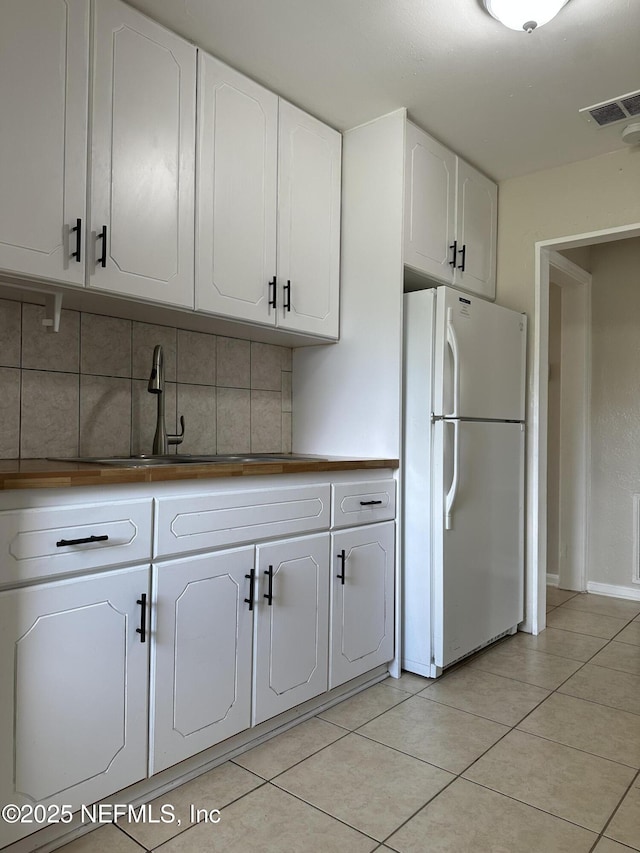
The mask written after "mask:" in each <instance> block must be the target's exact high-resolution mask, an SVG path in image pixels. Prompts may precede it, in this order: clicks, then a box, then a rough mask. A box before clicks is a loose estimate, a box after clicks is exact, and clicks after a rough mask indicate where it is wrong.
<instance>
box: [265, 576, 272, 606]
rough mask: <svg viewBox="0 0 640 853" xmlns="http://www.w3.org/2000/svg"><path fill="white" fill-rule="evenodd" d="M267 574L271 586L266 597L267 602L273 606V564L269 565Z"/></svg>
mask: <svg viewBox="0 0 640 853" xmlns="http://www.w3.org/2000/svg"><path fill="white" fill-rule="evenodd" d="M265 575H267V577H268V578H269V586H268V587H267V592H265V594H264V598H266V599H267V604H268V605H269V607H271V605H272V604H273V566H269V568H268V569H267V571H266V572H265Z"/></svg>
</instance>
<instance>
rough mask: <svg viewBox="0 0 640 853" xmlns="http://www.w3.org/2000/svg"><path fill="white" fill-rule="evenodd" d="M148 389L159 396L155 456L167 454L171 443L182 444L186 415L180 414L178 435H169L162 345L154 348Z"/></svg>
mask: <svg viewBox="0 0 640 853" xmlns="http://www.w3.org/2000/svg"><path fill="white" fill-rule="evenodd" d="M147 390H148V392H149V393H150V394H155V395H156V396H157V398H158V414H157V418H156V434H155V435H154V436H153V450H152V453H153V455H154V456H166V455H167V452H168V447H169V445H170V444H182V439H183V438H184V416H183V415H180V432H179V434H178V435H167V427H166V424H165V418H164V353H163V352H162V347H161V346H160V344H157V345H156V347H155V348H154V350H153V361H152V364H151V376H150V377H149V385H148V386H147Z"/></svg>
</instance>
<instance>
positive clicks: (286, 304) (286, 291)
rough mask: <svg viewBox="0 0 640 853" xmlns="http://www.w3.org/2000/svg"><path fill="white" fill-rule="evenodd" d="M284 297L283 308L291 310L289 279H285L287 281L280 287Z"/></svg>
mask: <svg viewBox="0 0 640 853" xmlns="http://www.w3.org/2000/svg"><path fill="white" fill-rule="evenodd" d="M282 295H283V298H284V310H285V311H291V280H290V279H287V283H286V284H285V285H284V287H283V288H282Z"/></svg>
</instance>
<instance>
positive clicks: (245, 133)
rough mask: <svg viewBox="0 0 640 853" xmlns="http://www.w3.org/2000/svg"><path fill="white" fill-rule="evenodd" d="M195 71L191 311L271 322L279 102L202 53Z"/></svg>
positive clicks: (274, 263)
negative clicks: (195, 179) (195, 163)
mask: <svg viewBox="0 0 640 853" xmlns="http://www.w3.org/2000/svg"><path fill="white" fill-rule="evenodd" d="M198 74H199V83H198V116H199V123H198V197H197V213H196V229H197V242H196V253H197V255H196V281H197V288H196V308H200V309H203V310H205V311H210V312H212V313H214V314H222V315H224V316H227V317H234V318H237V319H243V320H252V321H257V322H265V321H266V320H267V319H268V318H269V317H271V318H272V320H271V322H273V317H275V312H274V311H273V308H272V306H270V305H269V302H270V301H271V302H273V301H274V299H275V275H276V204H277V201H276V194H277V150H278V97H277V95H274V94H273V93H272V92H269V91H267V89H264V88H263V87H262V86H259V85H258V84H257V83H254V82H253V81H252V80H249V79H248V78H247V77H244V76H243V75H242V74H239V73H238V72H237V71H234V70H233V69H232V68H229V67H228V66H227V65H224V64H223V63H222V62H219V61H218V60H217V59H214V58H213V57H211V56H208V55H207V54H206V53H202V52H200V54H199V59H198ZM270 282H273V283H272V284H270Z"/></svg>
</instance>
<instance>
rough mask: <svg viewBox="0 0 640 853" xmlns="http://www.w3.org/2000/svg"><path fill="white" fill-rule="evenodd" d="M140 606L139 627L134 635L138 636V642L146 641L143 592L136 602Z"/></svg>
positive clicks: (145, 612)
mask: <svg viewBox="0 0 640 853" xmlns="http://www.w3.org/2000/svg"><path fill="white" fill-rule="evenodd" d="M136 604H139V605H140V627H139V628H136V634H140V642H141V643H146V641H147V593H146V592H143V593H142V595H141V596H140V598H139V599H138V600H137V601H136Z"/></svg>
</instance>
